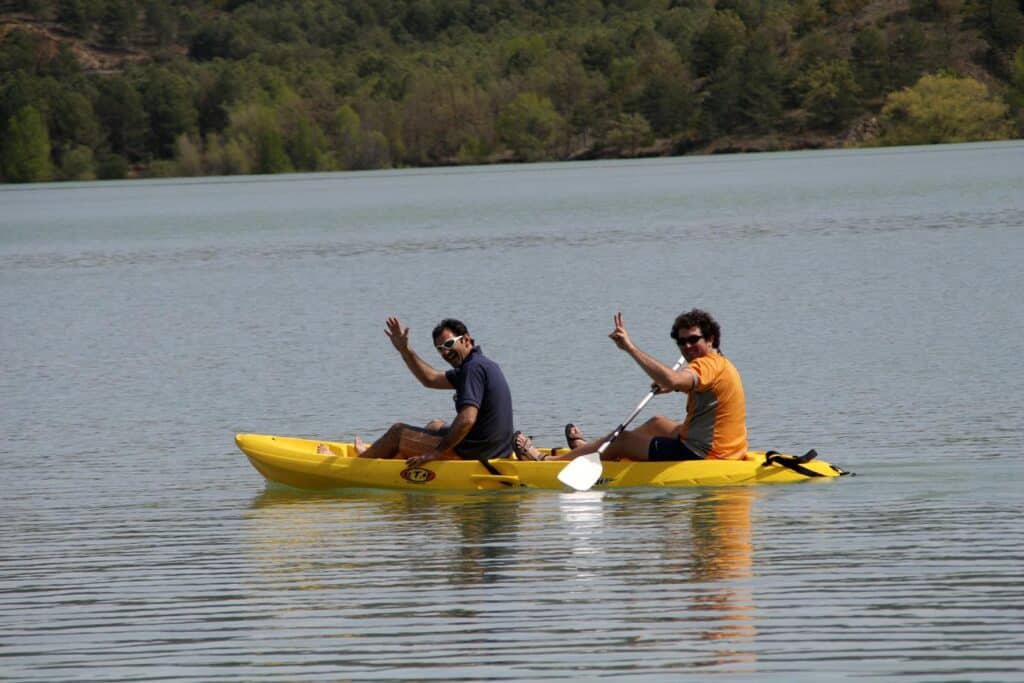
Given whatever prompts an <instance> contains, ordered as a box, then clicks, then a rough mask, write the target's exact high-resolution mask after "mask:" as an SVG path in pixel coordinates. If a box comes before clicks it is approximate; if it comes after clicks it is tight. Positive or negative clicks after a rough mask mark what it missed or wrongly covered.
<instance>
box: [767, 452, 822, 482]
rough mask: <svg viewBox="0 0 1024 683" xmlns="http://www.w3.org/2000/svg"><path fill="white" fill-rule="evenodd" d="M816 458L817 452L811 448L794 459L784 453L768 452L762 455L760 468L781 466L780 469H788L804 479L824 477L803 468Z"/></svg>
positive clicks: (792, 456)
mask: <svg viewBox="0 0 1024 683" xmlns="http://www.w3.org/2000/svg"><path fill="white" fill-rule="evenodd" d="M816 457H818V451H816V450H814V449H813V448H812V449H811V450H809V451H807V452H806V453H804V454H803V455H801V456H800V457H796V456H795V455H786V454H785V453H779V452H778V451H768V452H767V453H765V454H764V465H762V467H767V466H768V465H781V466H782V467H788V468H789V469H791V470H793V471H794V472H796V473H798V474H802V475H804V476H805V477H824V476H825V475H824V474H821V473H820V472H815V471H814V470H812V469H810V468H808V467H804V465H805V464H807V463H809V462H810V461H811V460H814V459H815V458H816Z"/></svg>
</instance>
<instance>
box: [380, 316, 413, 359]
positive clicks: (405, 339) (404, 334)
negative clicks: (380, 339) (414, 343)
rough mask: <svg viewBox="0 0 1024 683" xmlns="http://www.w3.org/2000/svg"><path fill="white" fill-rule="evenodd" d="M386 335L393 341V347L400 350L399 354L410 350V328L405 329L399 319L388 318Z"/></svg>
mask: <svg viewBox="0 0 1024 683" xmlns="http://www.w3.org/2000/svg"><path fill="white" fill-rule="evenodd" d="M384 334H386V335H387V336H388V339H390V340H391V345H392V346H394V347H395V348H396V349H398V351H399V353H404V352H405V351H408V350H409V328H408V327H404V328H403V327H402V322H401V321H400V320H399V319H398V318H395V317H391V318H388V322H387V328H386V329H385V330H384Z"/></svg>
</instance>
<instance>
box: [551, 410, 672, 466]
mask: <svg viewBox="0 0 1024 683" xmlns="http://www.w3.org/2000/svg"><path fill="white" fill-rule="evenodd" d="M681 424H682V423H681V422H675V421H674V420H670V419H669V418H667V417H664V416H663V415H656V416H654V417H652V418H651V419H650V420H648V421H647V422H645V423H643V424H642V425H640V426H639V427H637V428H636V429H633V430H629V429H627V430H626V431H624V432H622V434H619V437H618V438H617V439H615V441H613V442H612V445H610V446H609V447H608V449H607V450H606V451H605V452H604V454H603V455H602V457H601V459H602V460H618V459H619V458H624V457H626V458H629V459H630V460H646V459H647V448H648V446H649V445H650V443H651V439H653V438H654V437H656V436H675V435H676V434H678V432H679V427H680V425H681ZM609 438H611V434H605V435H604V436H602V437H601V438H600V439H594V440H593V441H588V442H586V443H585V444H583V445H582V446H577V447H576V448H574V449H572V450H571V451H569V452H568V453H565V454H563V455H558V456H556V457H554V458H548V459H549V460H573V459H574V458H578V457H579V456H581V455H587V454H588V453H596V452H597V449H598V448H600V447H601V444H603V443H604V442H605V441H607V440H608V439H609Z"/></svg>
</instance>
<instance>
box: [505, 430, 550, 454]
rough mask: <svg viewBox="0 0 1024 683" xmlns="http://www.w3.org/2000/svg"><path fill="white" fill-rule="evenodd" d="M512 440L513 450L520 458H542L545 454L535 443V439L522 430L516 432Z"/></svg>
mask: <svg viewBox="0 0 1024 683" xmlns="http://www.w3.org/2000/svg"><path fill="white" fill-rule="evenodd" d="M514 437H515V438H514V439H513V441H512V450H513V451H515V454H516V457H517V458H519V459H520V460H541V459H543V456H542V455H541V452H540V451H539V450H537V448H536V447H534V445H533V439H531V438H530V437H528V436H526V435H525V434H523V433H522V432H516V433H515V434H514Z"/></svg>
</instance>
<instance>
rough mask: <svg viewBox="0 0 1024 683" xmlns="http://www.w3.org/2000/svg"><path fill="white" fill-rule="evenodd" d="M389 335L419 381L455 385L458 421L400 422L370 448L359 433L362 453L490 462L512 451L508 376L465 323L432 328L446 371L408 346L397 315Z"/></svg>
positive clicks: (413, 460)
mask: <svg viewBox="0 0 1024 683" xmlns="http://www.w3.org/2000/svg"><path fill="white" fill-rule="evenodd" d="M385 334H387V336H388V338H389V339H390V340H391V344H392V345H393V346H394V347H395V349H396V350H397V351H398V353H399V354H401V356H402V360H404V361H405V364H406V366H408V368H409V370H410V371H411V372H412V374H413V375H414V376H415V377H416V379H418V380H419V381H420V384H422V385H423V386H425V387H428V388H430V389H455V411H456V414H455V419H454V420H452V423H451V424H450V425H446V424H445V423H444V422H443V421H442V420H434V421H432V422H430V423H428V424H427V426H426V427H415V426H413V425H409V424H405V423H401V422H398V423H395V424H393V425H391V427H390V428H389V429H388V431H387V432H385V434H384V436H382V437H381V438H380V439H378V440H377V441H375V442H374V443H373V444H372V445H370V446H367V445H366V443H365V442H363V441H362V439H359V438H358V437H357V438H356V440H355V447H356V450H357V451H358V452H359V457H361V458H394V457H397V456H405V457H406V463H408V465H409V466H410V467H413V466H416V465H422V464H423V463H425V462H430V461H431V460H458V459H460V458H461V459H466V460H487V459H490V458H504V457H508V456H509V455H510V454H511V453H512V438H513V437H512V394H511V393H510V392H509V389H508V383H507V382H506V381H505V375H503V374H502V372H501V368H499V367H498V364H497V363H495V362H494V361H492V360H491V359H490V358H487V357H486V356H484V354H483V352H482V351H481V350H480V347H479V346H477V345H476V344H475V343H474V342H473V337H472V336H470V334H469V330H467V329H466V326H465V325H464V324H463V323H462V322H460V321H458V320H454V319H452V318H446V319H444V320H442V321H441V322H440V323H438V325H437V327H435V328H434V332H433V337H434V346H435V347H436V348H437V351H438V353H440V354H441V357H442V358H444V359H445V361H447V362H448V364H449V365H451V366H452V369H451V370H447V371H445V372H442V371H440V370H437V369H435V368H433V367H431V366H430V364H428V363H427V362H426V361H424V360H423V359H422V358H420V357H419V356H418V355H416V352H415V351H413V350H412V349H411V348H410V347H409V328H408V327H405V328H403V327H402V323H401V322H400V321H399V320H398V318H394V317H392V318H388V320H387V329H386V330H385Z"/></svg>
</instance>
